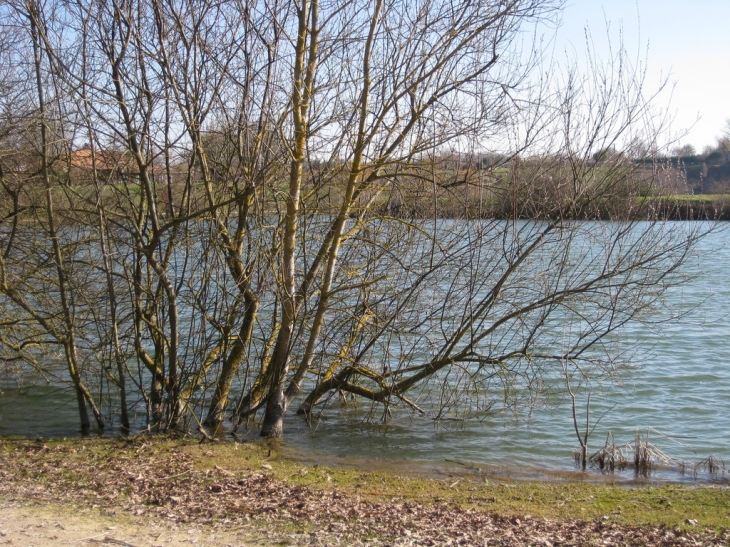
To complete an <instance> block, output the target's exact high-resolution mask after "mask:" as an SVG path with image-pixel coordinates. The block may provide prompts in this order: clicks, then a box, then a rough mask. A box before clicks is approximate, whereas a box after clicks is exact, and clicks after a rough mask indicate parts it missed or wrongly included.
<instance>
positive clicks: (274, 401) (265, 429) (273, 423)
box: [261, 384, 288, 438]
mask: <svg viewBox="0 0 730 547" xmlns="http://www.w3.org/2000/svg"><path fill="white" fill-rule="evenodd" d="M287 406H288V401H287V400H286V396H285V395H284V387H283V386H282V385H281V384H280V385H279V386H278V387H277V389H276V391H275V392H274V393H272V394H271V395H270V396H269V399H268V401H267V402H266V413H265V414H264V422H263V424H262V425H261V436H262V437H267V438H281V437H283V436H284V414H285V413H286V407H287Z"/></svg>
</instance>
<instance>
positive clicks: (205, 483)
mask: <svg viewBox="0 0 730 547" xmlns="http://www.w3.org/2000/svg"><path fill="white" fill-rule="evenodd" d="M100 443H101V442H100ZM2 444H3V443H2V442H0V445H2ZM4 444H5V446H0V448H2V449H0V547H1V546H2V545H16V546H23V547H31V546H34V547H35V546H38V547H41V546H76V545H80V546H88V545H122V546H127V547H143V546H146V547H149V546H173V545H180V546H188V545H205V546H213V547H218V546H221V547H222V546H229V545H230V546H237V547H238V546H241V547H254V546H272V545H287V546H305V545H306V546H316V547H323V546H330V545H331V546H342V545H347V546H348V547H354V546H360V547H416V546H418V547H420V546H429V547H441V546H444V545H448V546H456V545H464V546H472V545H475V546H482V547H487V546H488V547H533V546H540V547H558V546H559V547H568V546H571V547H582V546H586V547H598V546H601V547H628V546H632V547H633V546H636V547H638V546H642V547H647V546H651V547H680V546H681V547H691V546H693V547H727V546H728V545H729V544H730V532H728V531H727V530H721V531H717V530H712V529H699V528H698V529H693V530H685V529H681V528H666V527H661V526H635V525H626V524H620V523H616V522H612V520H611V518H610V516H605V517H604V518H600V519H594V520H590V521H585V520H579V519H575V518H561V519H559V520H555V519H547V518H539V517H531V516H529V515H519V516H518V515H505V514H496V513H494V512H491V511H489V510H485V509H484V508H482V507H481V506H480V505H479V504H478V503H475V504H472V506H470V507H462V506H461V505H459V504H458V503H455V502H451V501H449V500H448V499H441V498H438V499H434V500H432V501H428V500H426V501H420V500H418V499H416V498H415V497H412V496H406V495H404V494H400V495H398V496H395V497H390V498H385V497H384V496H379V495H378V493H377V491H374V492H371V491H370V490H374V489H375V488H376V487H374V486H372V485H371V486H368V487H367V488H366V490H362V491H361V490H356V491H352V492H345V491H343V490H341V489H338V488H335V487H334V486H331V487H326V488H316V489H315V488H310V487H308V486H304V485H301V484H296V483H295V482H293V481H290V480H288V479H286V478H281V477H278V478H277V476H276V474H275V470H274V466H276V465H280V464H278V463H277V462H275V461H273V460H269V459H268V456H267V459H266V460H264V461H263V462H260V461H258V460H256V459H255V456H254V455H252V454H254V453H253V452H252V453H251V454H248V455H247V454H246V453H245V452H246V451H247V450H249V449H247V448H245V447H242V448H241V451H240V453H239V456H237V459H236V460H226V459H225V458H224V456H223V452H224V448H222V447H219V448H216V447H210V448H205V449H203V450H204V452H203V455H205V456H206V457H208V456H209V457H210V458H212V461H213V462H215V465H213V466H212V467H210V466H206V465H202V463H201V462H200V461H198V460H196V459H195V458H194V457H193V456H192V455H191V449H190V447H188V448H186V447H185V446H184V445H182V444H177V443H168V444H165V443H163V442H161V441H159V440H155V439H146V438H137V439H128V440H125V439H122V440H112V441H109V442H108V443H106V444H97V445H94V444H93V443H91V444H89V446H88V448H87V446H86V444H85V443H81V442H79V443H72V442H68V443H64V442H62V443H51V444H49V445H46V444H44V443H43V442H9V443H4ZM195 446H197V444H196V445H195ZM198 449H199V447H198ZM216 450H219V452H221V453H217V452H216ZM251 450H253V449H251ZM269 455H270V454H269ZM249 456H251V457H252V459H251V460H248V459H247V458H248V457H249ZM241 458H243V459H241ZM236 462H238V463H240V464H241V465H238V464H237V463H236ZM243 462H248V463H246V464H245V465H244V464H243ZM219 464H220V465H219ZM304 471H305V470H300V471H298V472H297V473H295V474H297V475H301V474H302V473H303V472H304ZM321 473H323V474H324V478H321V479H320V480H318V481H316V482H315V484H317V485H320V484H325V485H328V484H330V483H329V482H328V481H329V480H330V479H331V477H329V475H327V472H326V471H320V470H314V469H313V470H308V471H306V475H303V476H311V475H314V474H317V475H319V474H321ZM292 476H293V475H290V476H289V477H290V478H291V477H292ZM361 479H362V477H361ZM362 480H364V479H362ZM382 480H383V481H385V478H383V479H382ZM395 480H398V479H395ZM333 482H334V481H333ZM458 482H459V481H457V483H458ZM457 483H454V484H457ZM474 490H476V488H474Z"/></svg>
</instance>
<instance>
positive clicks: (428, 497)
mask: <svg viewBox="0 0 730 547" xmlns="http://www.w3.org/2000/svg"><path fill="white" fill-rule="evenodd" d="M185 451H186V452H188V453H189V454H190V455H191V456H193V457H194V459H195V461H196V463H197V465H198V466H200V467H201V468H203V469H212V468H214V467H215V466H219V467H223V468H225V469H227V470H230V471H246V470H258V469H261V466H262V465H267V466H271V471H270V472H271V473H273V474H274V476H275V477H276V478H277V479H280V480H284V481H287V482H290V483H294V484H298V485H302V486H306V487H308V488H311V489H315V490H329V491H331V490H337V491H341V492H343V493H346V494H352V495H358V496H361V497H367V498H371V499H372V500H374V501H383V502H387V501H389V500H396V499H399V500H404V499H407V500H412V501H418V502H421V503H436V502H447V503H449V504H457V505H460V506H463V507H470V508H478V509H482V510H485V511H488V512H490V513H497V514H501V515H507V516H511V515H532V516H534V517H542V518H551V519H568V518H578V519H581V520H594V519H610V520H611V521H612V522H618V523H622V524H628V525H637V526H640V525H659V526H667V527H672V528H676V527H680V528H688V527H690V525H689V524H688V521H690V520H695V521H697V522H698V523H699V525H701V526H703V527H708V528H714V529H718V530H719V529H726V528H730V492H728V490H727V488H726V487H717V486H709V485H705V486H692V485H678V484H664V485H652V486H635V485H632V486H624V485H618V484H615V483H612V482H610V481H607V482H605V483H600V484H596V483H590V482H583V481H573V482H570V481H567V482H566V481H560V482H549V481H545V482H535V481H520V480H509V479H502V478H499V477H497V478H493V477H487V478H484V477H483V476H478V477H471V478H464V477H459V478H453V477H447V478H445V479H424V478H421V477H416V476H409V475H406V474H403V473H397V474H396V473H392V472H387V471H374V472H369V471H368V472H364V471H362V470H359V469H347V468H335V467H325V466H317V467H304V466H303V465H302V464H301V463H299V462H297V461H295V460H291V459H288V458H286V457H284V456H282V455H281V454H280V453H278V452H277V451H276V450H275V449H270V448H268V447H267V446H266V445H264V444H258V443H256V444H243V445H238V446H237V447H236V446H235V445H233V444H232V443H215V444H212V445H211V444H204V445H197V444H196V445H187V446H186V447H185ZM269 451H270V452H269Z"/></svg>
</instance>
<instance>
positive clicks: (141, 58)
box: [0, 0, 702, 436]
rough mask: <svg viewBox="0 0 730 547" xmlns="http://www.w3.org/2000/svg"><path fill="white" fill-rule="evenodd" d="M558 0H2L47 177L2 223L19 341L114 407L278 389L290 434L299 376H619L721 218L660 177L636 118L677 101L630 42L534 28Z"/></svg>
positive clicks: (316, 381)
mask: <svg viewBox="0 0 730 547" xmlns="http://www.w3.org/2000/svg"><path fill="white" fill-rule="evenodd" d="M560 8H561V2H559V1H558V0H555V1H552V0H504V1H494V2H477V3H473V2H468V1H466V0H464V1H461V0H458V1H456V2H439V1H430V0H427V1H424V2H417V3H409V2H401V1H395V2H384V1H382V0H375V1H370V2H366V1H361V0H350V1H347V2H338V3H331V4H330V3H322V2H320V0H301V1H300V2H287V1H284V0H272V1H258V0H229V1H227V2H218V3H215V2H210V1H208V0H184V1H180V2H159V1H157V0H134V1H131V0H112V1H110V2H97V1H92V0H87V1H79V2H75V3H61V2H48V3H44V4H42V3H37V2H33V1H31V0H27V1H26V2H6V3H4V4H3V5H2V10H3V13H4V14H6V15H7V17H6V18H4V21H7V22H6V23H3V24H4V26H5V28H6V29H8V31H9V32H10V34H8V32H6V33H4V34H3V36H8V35H10V36H19V35H20V34H22V33H25V34H24V36H26V38H24V40H25V41H24V42H23V43H24V44H25V45H24V46H23V47H21V46H19V45H15V44H14V45H13V46H12V48H13V52H14V53H13V54H12V55H10V56H9V57H8V56H5V57H3V59H8V61H7V63H6V65H5V66H8V67H12V66H13V63H16V62H17V63H19V66H21V67H23V66H25V67H28V70H30V69H31V68H32V69H33V73H34V74H35V76H34V77H36V79H37V81H38V84H37V85H36V86H35V88H33V89H31V88H28V89H27V90H26V92H25V95H23V96H22V99H23V100H24V101H26V103H27V104H28V105H30V106H32V108H31V109H30V110H28V111H29V112H32V119H33V123H34V124H36V126H37V127H38V128H40V141H38V142H39V143H40V144H39V145H37V146H36V147H35V150H34V153H35V156H34V157H37V158H38V162H39V167H38V168H36V171H37V173H36V172H35V171H34V175H33V176H34V177H36V178H37V177H40V179H39V180H40V181H41V182H42V184H40V186H39V187H40V188H41V189H42V190H43V192H44V195H45V201H44V202H39V201H38V199H37V198H34V197H33V195H31V193H28V196H27V198H26V201H27V205H28V207H29V208H28V209H27V210H26V209H23V203H21V200H16V202H14V203H15V204H14V205H13V206H12V207H11V209H10V210H8V212H7V213H6V214H4V217H3V220H2V225H1V226H0V227H1V229H2V230H3V231H4V233H9V234H13V233H16V232H18V231H19V232H22V236H23V237H21V238H18V239H16V240H14V242H9V243H7V244H6V245H4V257H3V262H2V264H0V267H1V271H0V273H1V274H2V285H1V286H0V288H1V289H2V291H1V292H0V295H1V296H0V298H2V300H1V302H2V305H3V308H4V309H5V310H6V314H7V316H8V317H13V318H14V319H13V321H12V322H10V323H12V324H10V323H8V324H7V325H6V324H3V325H2V332H1V333H0V337H1V338H0V341H1V343H2V346H3V352H4V353H5V354H7V355H8V357H13V356H15V357H17V358H22V359H26V360H28V359H31V358H33V356H34V355H37V354H33V352H30V353H29V352H27V351H21V349H22V348H21V346H22V345H23V344H22V343H21V342H20V340H19V339H18V334H17V333H18V332H19V330H18V329H19V328H21V326H22V328H23V329H25V328H26V327H27V325H33V328H34V329H36V330H37V331H38V332H39V333H41V334H43V333H45V334H44V336H45V338H44V340H47V341H48V343H52V344H56V345H60V346H62V347H63V348H64V351H65V353H66V356H67V357H66V361H67V362H68V367H69V372H70V374H71V377H72V379H73V385H74V386H75V387H76V389H77V392H78V393H80V395H79V397H80V398H79V406H80V409H81V408H82V407H83V408H86V406H89V407H90V408H91V409H92V411H93V412H94V415H95V416H97V421H98V423H99V425H101V424H102V420H103V417H104V416H103V414H104V412H103V410H101V409H100V408H101V407H105V408H107V409H108V410H107V413H115V414H116V413H117V412H118V413H119V419H120V422H121V425H122V427H123V428H126V429H128V428H129V427H132V424H130V418H129V415H128V409H129V408H132V407H135V406H144V408H145V409H146V410H147V417H148V419H147V425H148V426H149V427H155V428H166V427H184V426H186V425H188V424H191V423H194V424H195V425H197V426H199V427H206V426H207V427H211V428H218V427H220V426H221V425H223V424H224V423H225V422H226V420H227V419H229V418H230V419H231V420H232V423H231V424H230V426H231V427H234V428H235V427H238V426H239V425H240V424H241V423H242V422H244V421H246V420H248V419H250V418H252V417H254V416H255V415H256V414H257V413H259V412H260V411H263V421H262V425H261V433H262V435H265V436H280V435H282V434H283V418H284V416H285V414H286V412H287V410H288V408H289V406H290V405H291V404H292V401H295V400H296V401H297V404H298V411H299V412H300V413H302V414H306V415H310V416H311V415H312V413H313V412H314V410H315V408H316V406H317V405H318V404H320V403H322V402H324V401H327V400H328V399H329V398H330V397H331V396H332V395H336V394H351V395H353V396H355V397H358V398H360V399H363V400H366V401H370V402H371V403H372V404H373V405H374V407H375V406H378V407H381V408H382V410H383V415H384V416H386V417H387V415H389V413H390V412H391V411H392V408H394V407H397V406H405V407H407V408H408V409H411V410H414V411H416V412H421V413H424V414H429V415H430V416H432V417H434V418H443V417H447V416H452V415H454V414H455V413H460V412H462V411H464V410H465V409H466V410H469V411H483V410H486V409H489V408H492V407H494V405H498V404H501V405H504V406H508V407H511V406H516V405H523V404H527V405H531V404H536V403H537V402H538V401H539V400H540V399H541V397H543V396H544V395H545V394H546V393H549V392H550V390H554V389H557V387H558V386H560V385H563V386H564V385H566V379H567V380H568V381H569V382H570V383H569V385H578V383H580V385H590V384H591V383H595V382H604V381H615V382H620V381H621V379H622V374H623V373H624V371H625V369H626V366H627V363H626V362H625V361H624V360H623V354H622V353H621V352H620V351H618V350H619V349H620V346H619V345H618V344H617V342H618V340H619V334H620V332H621V329H622V327H623V326H625V325H626V324H627V323H628V322H629V321H640V320H642V318H644V317H645V314H647V313H649V310H650V309H651V307H652V305H654V304H655V303H656V302H657V301H658V299H659V298H660V297H661V294H662V292H663V291H664V290H665V289H666V287H667V286H668V285H669V284H671V283H673V282H676V281H678V280H680V277H679V272H680V267H681V265H682V262H683V261H684V259H685V257H686V256H687V253H688V252H689V250H690V249H691V247H692V245H693V243H694V242H695V241H696V239H697V238H699V237H701V235H702V234H701V233H699V232H698V230H699V228H697V227H694V228H692V227H688V226H685V225H672V226H670V225H666V224H663V223H660V222H657V221H656V220H655V217H654V216H653V213H652V211H651V210H650V208H649V204H648V202H647V201H646V200H642V199H636V198H637V194H638V193H639V190H638V188H639V187H641V188H642V192H645V191H646V189H647V188H650V187H651V182H652V181H651V178H650V177H649V178H647V176H646V174H645V173H642V170H641V165H639V164H636V163H635V162H633V161H632V160H631V156H630V152H628V149H629V148H630V147H631V144H630V143H632V142H637V138H638V137H641V138H642V141H643V142H654V141H651V139H649V138H648V137H652V136H653V137H655V135H656V132H657V131H659V130H660V129H661V127H657V125H656V124H658V125H659V126H661V124H662V123H663V122H662V119H661V118H657V117H655V116H654V115H653V111H652V106H651V96H649V97H647V95H646V91H645V89H644V81H643V73H641V72H637V71H632V70H631V69H629V68H627V67H628V66H630V65H627V64H626V63H624V60H625V58H624V56H625V52H623V51H621V50H618V51H617V52H616V53H615V57H613V58H611V59H609V62H608V63H606V64H600V63H597V62H592V63H590V65H589V66H590V67H591V70H590V72H589V73H588V74H583V75H581V73H580V71H579V70H578V68H577V67H575V66H573V67H567V68H565V69H564V70H563V71H562V72H561V71H558V70H550V71H547V72H541V71H540V70H539V69H540V68H544V67H545V64H544V63H545V62H546V60H545V59H543V58H542V55H541V52H540V51H539V50H533V49H532V48H531V46H530V44H528V43H527V42H526V41H525V40H526V39H527V37H528V36H530V34H529V32H528V31H530V30H531V29H532V28H533V25H535V24H538V23H540V22H542V21H545V20H550V19H551V18H553V17H555V16H557V14H558V13H559V9H560ZM23 48H25V49H23ZM4 62H5V61H4ZM8 63H9V64H8ZM2 70H5V67H2ZM29 73H30V72H29ZM50 89H53V90H54V91H53V95H52V97H53V102H54V108H55V109H56V111H57V115H56V114H54V115H55V116H56V118H57V125H58V127H59V128H63V131H56V133H55V134H54V135H53V136H52V137H51V136H50V133H49V131H50V130H49V128H50V127H51V126H52V123H51V116H50V114H49V107H48V104H50V103H49V100H48V99H47V98H46V96H47V95H48V90H50ZM54 123H55V122H54ZM652 124H655V125H652ZM11 125H12V124H11ZM641 127H644V128H646V127H648V128H649V129H648V130H646V133H643V134H642V130H641V129H640V128H641ZM3 139H5V137H4V136H3ZM3 142H10V141H9V140H7V139H5V140H4V141H3ZM82 143H83V144H82ZM4 146H5V145H4ZM51 147H53V152H51ZM608 149H611V150H614V151H615V153H613V154H611V155H610V156H608V157H603V156H602V157H600V158H597V157H596V153H597V152H599V151H601V150H608ZM495 151H496V152H495ZM4 153H5V152H4ZM8 154H9V153H8ZM4 157H10V155H7V154H6V155H5V156H4ZM3 165H5V164H3ZM4 173H5V172H4ZM0 177H2V179H3V188H5V192H6V194H7V195H9V196H12V195H14V194H13V192H14V191H15V190H13V188H14V187H13V186H12V185H11V184H10V181H11V179H10V178H9V176H8V175H6V174H3V173H0ZM58 196H63V201H62V206H59V205H58V204H57V203H56V201H54V200H56V199H60V198H59V197H58ZM40 205H42V208H39V207H40ZM500 207H501V209H499V208H500ZM498 209H499V210H500V211H501V213H500V215H499V216H500V218H499V219H497V218H495V211H497V210H498ZM31 211H38V212H34V213H31ZM619 216H620V221H614V222H595V221H590V220H588V219H595V218H606V217H616V218H618V217H619ZM59 217H62V218H63V219H64V221H65V225H64V226H65V227H66V228H65V229H64V231H63V233H59V231H58V228H57V227H56V220H55V219H57V218H59ZM446 217H448V218H446ZM31 220H32V221H31ZM38 238H40V239H42V240H43V242H44V245H46V246H47V249H48V250H47V251H44V252H45V253H50V255H48V256H51V257H52V258H51V259H50V260H49V259H48V257H46V258H45V259H44V258H43V256H42V254H43V253H41V252H40V251H39V249H45V248H46V247H44V246H43V245H38V246H36V247H33V245H32V244H31V243H32V242H33V241H36V240H38ZM20 241H23V242H27V243H28V247H27V248H25V249H24V250H23V251H22V252H21V244H20V243H19V242H20ZM34 249H35V251H34ZM34 252H35V253H36V254H34ZM50 264H53V267H54V268H55V269H54V270H53V272H55V273H53V275H50V274H48V272H46V269H47V268H48V267H49V265H50ZM40 272H43V275H44V276H45V277H44V283H46V284H45V285H43V284H41V281H40V280H39V275H40ZM46 287H48V288H46ZM42 294H48V295H54V296H55V295H59V299H58V301H55V302H53V303H51V302H48V301H46V300H45V299H44V298H42ZM29 295H36V296H34V297H33V298H30V297H29ZM49 317H52V318H53V323H52V324H51V323H50V319H49ZM56 322H60V323H59V324H61V325H62V326H63V330H62V331H59V330H58V328H59V327H56V326H55V324H56ZM80 332H81V333H82V334H81V335H80V334H79V333H80ZM49 336H50V337H49ZM74 352H76V353H77V354H81V355H82V356H85V357H83V358H82V359H81V360H80V362H81V364H80V365H76V364H74V363H75V362H76V361H79V359H78V358H74V357H73V356H74ZM69 356H70V357H69ZM94 359H95V360H97V361H98V362H97V363H96V366H94V364H93V360H94ZM74 367H76V368H74ZM74 370H77V371H80V372H79V374H76V372H74ZM77 376H78V381H77V379H76V378H77ZM83 378H88V379H89V381H91V382H92V385H93V386H94V387H95V389H98V396H96V397H94V396H92V394H91V391H90V390H88V389H86V388H85V385H86V384H85V383H84V382H83V381H82V380H83ZM571 378H575V379H576V380H574V381H572V382H571ZM577 378H580V382H578V381H577ZM103 386H107V390H106V391H104V389H103ZM84 389H86V391H84ZM82 403H83V404H82ZM100 405H101V407H100ZM112 409H117V410H112ZM82 425H84V426H85V427H88V426H89V423H88V419H87V420H86V421H85V422H84V419H83V416H82Z"/></svg>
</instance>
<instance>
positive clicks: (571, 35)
mask: <svg viewBox="0 0 730 547" xmlns="http://www.w3.org/2000/svg"><path fill="white" fill-rule="evenodd" d="M562 19H563V23H562V25H561V26H560V27H559V28H558V30H557V35H556V47H557V48H558V49H559V50H562V48H573V50H575V51H583V50H584V49H585V31H584V29H585V28H586V26H587V27H588V28H589V29H590V32H591V35H592V36H593V38H594V41H595V43H596V45H597V47H598V48H599V50H600V48H601V47H607V44H608V36H610V37H611V41H612V42H615V41H616V40H617V39H618V37H619V35H620V34H619V29H621V28H622V29H623V40H624V43H625V45H626V47H627V50H628V51H629V52H630V53H634V54H636V53H638V52H640V53H641V55H642V56H645V57H646V60H647V66H648V74H647V76H648V78H647V79H648V84H649V87H651V86H652V85H653V86H654V88H656V87H658V85H659V82H660V81H661V80H662V79H663V78H666V77H667V76H668V78H669V84H670V86H671V89H670V91H671V93H665V94H664V96H663V97H662V98H661V101H662V103H661V105H660V106H661V107H662V108H668V109H669V112H670V113H671V114H672V115H673V116H674V122H673V124H672V130H673V132H674V133H675V134H680V135H681V134H683V133H684V132H686V135H685V136H683V137H681V138H680V141H679V143H678V144H691V145H693V146H694V147H695V148H696V150H697V152H701V151H702V149H703V148H704V147H705V146H707V145H714V144H715V143H716V140H717V138H718V137H719V136H721V134H722V133H723V131H724V129H725V127H726V121H727V120H728V119H730V0H693V1H691V2H690V1H677V0H609V1H604V0H566V6H565V9H564V11H563V17H562ZM607 24H608V27H607ZM607 28H608V32H607Z"/></svg>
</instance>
